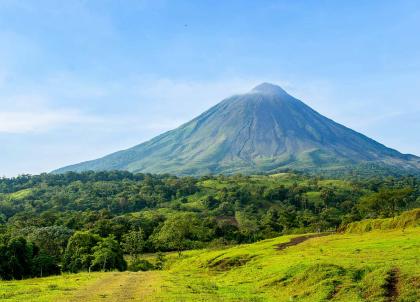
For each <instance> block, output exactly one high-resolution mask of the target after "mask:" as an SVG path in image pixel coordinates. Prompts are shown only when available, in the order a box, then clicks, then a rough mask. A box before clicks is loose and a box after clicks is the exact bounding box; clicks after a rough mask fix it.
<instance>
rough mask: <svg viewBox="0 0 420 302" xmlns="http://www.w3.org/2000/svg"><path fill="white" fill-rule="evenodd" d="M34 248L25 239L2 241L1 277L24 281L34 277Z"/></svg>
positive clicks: (0, 242)
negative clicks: (23, 279)
mask: <svg viewBox="0 0 420 302" xmlns="http://www.w3.org/2000/svg"><path fill="white" fill-rule="evenodd" d="M33 256H34V246H33V245H32V243H30V242H27V241H26V239H25V238H23V237H17V238H10V237H8V236H2V238H1V239H0V277H1V278H2V279H5V280H10V279H22V278H25V277H30V276H31V275H32V259H33Z"/></svg>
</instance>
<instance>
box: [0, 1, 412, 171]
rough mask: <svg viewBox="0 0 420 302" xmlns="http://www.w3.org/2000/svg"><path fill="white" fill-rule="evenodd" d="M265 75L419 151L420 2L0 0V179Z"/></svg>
mask: <svg viewBox="0 0 420 302" xmlns="http://www.w3.org/2000/svg"><path fill="white" fill-rule="evenodd" d="M261 82H271V83H274V84H278V85H280V86H282V87H283V88H284V89H285V90H286V91H288V92H289V93H290V94H292V95H293V96H295V97H297V98H299V99H301V100H302V101H304V102H305V103H306V104H308V105H309V106H311V107H312V108H314V109H315V110H317V111H318V112H320V113H321V114H323V115H325V116H327V117H329V118H332V119H333V120H335V121H337V122H339V123H341V124H344V125H345V126H347V127H350V128H352V129H354V130H356V131H359V132H361V133H363V134H365V135H367V136H369V137H371V138H373V139H375V140H377V141H379V142H381V143H383V144H385V145H386V146H388V147H391V148H394V149H397V150H399V151H400V152H403V153H412V154H416V155H420V2H419V1H405V0H401V1H387V0H376V1H375V0H371V1H364V0H354V1H333V0H331V1H322V0H316V1H315V0H313V1H311V0H302V1H299V0H290V1H286V0H284V1H264V0H259V1H244V0H242V1H229V0H226V1H204V0H203V1H200V0H191V1H183V0H176V1H175V0H172V1H165V0H153V1H147V0H137V1H134V0H125V1H118V0H113V1H111V0H85V1H82V0H72V1H48V0H33V1H31V0H26V1H24V0H0V176H7V177H11V176H16V175H19V174H27V173H30V174H38V173H41V172H49V171H51V170H53V169H56V168H59V167H62V166H65V165H68V164H73V163H78V162H81V161H85V160H90V159H94V158H97V157H101V156H104V155H106V154H108V153H111V152H114V151H117V150H121V149H126V148H128V147H131V146H134V145H137V144H139V143H141V142H143V141H145V140H148V139H150V138H152V137H154V136H155V135H157V134H160V133H162V132H164V131H166V130H170V129H173V128H175V127H177V126H179V125H181V124H182V123H184V122H187V121H188V120H190V119H192V118H193V117H195V116H197V115H198V114H200V113H201V112H203V111H204V110H206V109H208V108H209V107H211V106H212V105H214V104H216V103H218V102H219V101H221V100H222V99H223V98H226V97H228V96H230V95H232V94H237V93H243V92H247V91H249V90H251V89H252V88H253V87H254V86H256V85H257V84H259V83H261Z"/></svg>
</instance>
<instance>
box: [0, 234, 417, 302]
mask: <svg viewBox="0 0 420 302" xmlns="http://www.w3.org/2000/svg"><path fill="white" fill-rule="evenodd" d="M299 237H301V235H291V236H282V237H278V238H274V239H269V240H264V241H261V242H258V243H254V244H246V245H239V246H234V247H231V248H225V249H215V250H211V249H207V250H195V251H187V252H184V253H183V254H182V255H181V257H178V255H177V254H168V255H167V259H168V260H167V263H166V267H165V269H164V270H163V271H150V272H141V273H132V272H123V273H115V272H114V273H113V272H109V273H90V274H88V273H80V274H69V275H63V276H58V277H48V278H39V279H28V280H23V281H2V282H0V297H1V298H3V300H4V301H10V302H11V301H151V302H152V301H162V302H163V301H310V302H316V301H346V302H353V301H354V302H356V301H378V302H379V301H381V302H386V301H401V302H402V301H405V302H415V301H418V300H419V298H420V282H419V280H420V266H419V265H418V264H419V260H420V259H419V253H418V251H419V249H420V228H419V227H408V228H406V229H404V230H403V229H392V230H388V231H378V230H374V231H372V232H368V233H361V234H349V233H346V234H335V235H327V236H322V237H315V238H311V239H307V240H306V241H302V242H300V241H301V240H298V241H297V243H296V242H295V243H296V245H293V246H284V243H286V242H289V241H291V240H292V241H293V240H294V239H296V238H299ZM295 241H296V240H295ZM149 257H152V256H151V255H149Z"/></svg>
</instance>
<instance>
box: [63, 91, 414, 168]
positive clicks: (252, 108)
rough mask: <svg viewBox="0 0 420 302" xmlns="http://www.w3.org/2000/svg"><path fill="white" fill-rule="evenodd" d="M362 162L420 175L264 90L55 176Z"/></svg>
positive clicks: (281, 94)
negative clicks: (74, 172) (82, 172)
mask: <svg viewBox="0 0 420 302" xmlns="http://www.w3.org/2000/svg"><path fill="white" fill-rule="evenodd" d="M362 163H375V164H378V165H379V166H380V165H384V166H388V167H394V168H395V167H398V169H402V170H406V171H417V172H418V171H419V170H420V158H418V157H416V156H414V155H406V154H401V153H399V152H398V151H396V150H393V149H390V148H387V147H385V146H383V145H381V144H380V143H378V142H376V141H374V140H372V139H370V138H368V137H366V136H364V135H362V134H360V133H358V132H355V131H353V130H351V129H349V128H346V127H344V126H342V125H340V124H338V123H336V122H334V121H332V120H330V119H328V118H326V117H324V116H322V115H321V114H319V113H318V112H316V111H314V110H313V109H311V108H310V107H308V106H307V105H305V104H304V103H303V102H301V101H299V100H297V99H295V98H294V97H292V96H290V95H289V94H287V93H286V92H285V91H284V90H283V89H282V88H280V87H278V86H275V85H272V84H268V83H263V84H261V85H259V86H257V87H255V88H254V89H253V90H252V91H250V92H248V93H246V94H242V95H235V96H232V97H230V98H227V99H225V100H223V101H222V102H220V103H219V104H217V105H216V106H214V107H212V108H211V109H209V110H208V111H206V112H204V113H203V114H201V115H200V116H198V117H196V118H195V119H193V120H192V121H190V122H188V123H186V124H184V125H182V126H180V127H179V128H177V129H175V130H172V131H169V132H166V133H164V134H162V135H159V136H157V137H155V138H153V139H152V140H150V141H148V142H145V143H142V144H140V145H138V146H135V147H133V148H130V149H127V150H124V151H119V152H116V153H113V154H111V155H108V156H105V157H103V158H100V159H97V160H92V161H88V162H84V163H80V164H76V165H72V166H68V167H64V168H61V169H58V170H56V171H55V172H57V173H62V172H66V171H76V172H80V171H86V170H94V171H98V170H128V171H132V172H150V173H171V174H178V175H202V174H208V173H228V174H229V173H235V172H242V173H256V172H275V171H279V170H281V169H285V168H291V169H297V170H308V171H314V170H320V169H321V170H325V169H340V168H345V167H348V166H354V165H357V164H362Z"/></svg>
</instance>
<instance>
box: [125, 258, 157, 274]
mask: <svg viewBox="0 0 420 302" xmlns="http://www.w3.org/2000/svg"><path fill="white" fill-rule="evenodd" d="M153 269H155V266H154V265H153V264H152V263H151V262H149V261H147V260H145V259H137V260H134V261H133V262H131V263H130V265H129V266H128V270H129V271H131V272H145V271H150V270H153Z"/></svg>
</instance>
